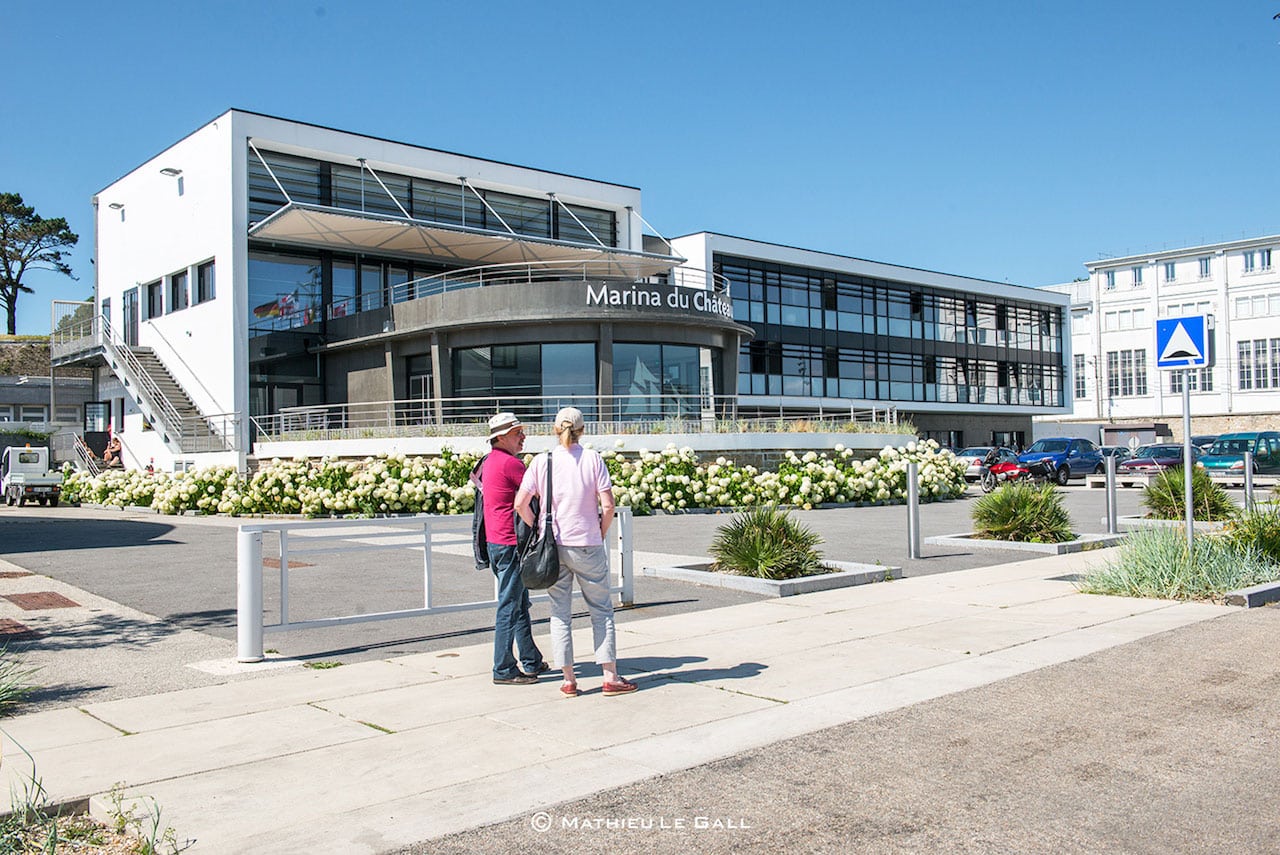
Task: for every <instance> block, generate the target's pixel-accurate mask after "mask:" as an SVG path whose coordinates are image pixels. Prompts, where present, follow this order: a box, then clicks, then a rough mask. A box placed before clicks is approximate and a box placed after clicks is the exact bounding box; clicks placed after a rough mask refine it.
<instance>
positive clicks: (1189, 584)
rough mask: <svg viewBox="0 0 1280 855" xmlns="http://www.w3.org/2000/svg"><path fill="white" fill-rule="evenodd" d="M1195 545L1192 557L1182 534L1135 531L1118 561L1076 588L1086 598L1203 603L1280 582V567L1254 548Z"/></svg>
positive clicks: (1218, 540) (1216, 539) (1224, 541)
mask: <svg viewBox="0 0 1280 855" xmlns="http://www.w3.org/2000/svg"><path fill="white" fill-rule="evenodd" d="M1192 542H1193V544H1194V546H1193V549H1194V554H1192V553H1191V552H1188V550H1187V539H1186V535H1185V533H1184V532H1183V531H1182V530H1181V529H1173V528H1149V529H1143V530H1140V531H1135V532H1133V533H1132V534H1130V535H1129V537H1128V539H1127V540H1126V541H1125V542H1124V544H1123V545H1122V546H1121V547H1120V551H1119V554H1118V556H1117V557H1116V558H1115V559H1113V560H1111V561H1109V562H1107V563H1106V564H1104V565H1103V566H1102V567H1101V568H1099V569H1098V570H1096V571H1094V572H1092V573H1090V574H1088V575H1087V576H1085V577H1084V579H1082V580H1081V581H1080V582H1079V583H1078V584H1077V587H1078V588H1079V589H1080V590H1081V591H1082V592H1084V593H1086V594H1116V595H1119V596H1124V597H1155V598H1158V599H1162V600H1201V599H1208V598H1217V597H1221V596H1222V595H1224V594H1226V593H1227V592H1228V591H1234V590H1236V589H1238V588H1247V587H1249V586H1250V585H1258V584H1261V583H1263V582H1271V581H1274V580H1275V579H1277V578H1280V566H1277V565H1275V564H1273V563H1271V562H1270V561H1268V560H1267V559H1266V558H1265V557H1263V555H1262V553H1260V552H1259V551H1258V550H1257V549H1255V548H1253V547H1251V546H1241V545H1239V544H1237V543H1234V542H1232V540H1231V539H1229V538H1226V537H1221V536H1217V535H1211V536H1201V537H1197V538H1195V539H1194V540H1193V541H1192Z"/></svg>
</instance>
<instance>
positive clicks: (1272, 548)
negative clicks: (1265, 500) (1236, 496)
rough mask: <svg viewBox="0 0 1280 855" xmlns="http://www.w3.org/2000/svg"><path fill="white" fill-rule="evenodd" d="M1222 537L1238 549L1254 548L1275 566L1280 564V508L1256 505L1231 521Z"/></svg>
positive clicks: (1269, 505) (1223, 531)
mask: <svg viewBox="0 0 1280 855" xmlns="http://www.w3.org/2000/svg"><path fill="white" fill-rule="evenodd" d="M1222 536H1223V537H1224V538H1226V539H1227V540H1229V541H1231V542H1232V543H1233V544H1235V545H1236V546H1237V547H1240V548H1244V547H1253V548H1254V549H1256V550H1258V552H1260V553H1262V556H1263V557H1264V558H1266V559H1267V560H1269V561H1271V562H1272V563H1274V564H1280V506H1277V505H1272V504H1266V505H1254V506H1253V507H1252V508H1250V509H1249V510H1247V511H1243V512H1242V513H1241V514H1240V515H1239V516H1238V517H1236V518H1235V519H1233V520H1230V521H1229V522H1228V523H1227V525H1226V527H1225V528H1224V529H1223V530H1222Z"/></svg>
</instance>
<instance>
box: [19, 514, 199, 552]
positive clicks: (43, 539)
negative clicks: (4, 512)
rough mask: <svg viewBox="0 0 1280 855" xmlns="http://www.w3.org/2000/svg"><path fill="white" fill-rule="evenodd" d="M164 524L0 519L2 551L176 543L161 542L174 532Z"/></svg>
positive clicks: (169, 542) (36, 518)
mask: <svg viewBox="0 0 1280 855" xmlns="http://www.w3.org/2000/svg"><path fill="white" fill-rule="evenodd" d="M173 528H174V527H173V526H171V525H166V524H164V523H153V522H138V521H136V520H90V519H83V518H78V519H76V521H75V525H67V520H66V519H65V518H63V519H59V518H57V517H10V518H7V519H0V544H3V547H2V549H0V551H2V552H3V554H15V553H22V552H49V551H50V550H52V549H57V550H63V549H103V548H110V547H119V546H145V545H161V544H174V543H177V542H178V541H174V540H161V539H160V538H162V537H164V535H166V534H169V533H170V532H171V531H173Z"/></svg>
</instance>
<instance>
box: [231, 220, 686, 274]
mask: <svg viewBox="0 0 1280 855" xmlns="http://www.w3.org/2000/svg"><path fill="white" fill-rule="evenodd" d="M249 236H250V237H253V238H259V239H262V240H270V241H276V242H279V243H284V244H295V245H298V246H308V247H314V248H317V249H328V250H333V251H334V252H350V253H357V252H361V253H379V254H393V255H400V256H410V257H414V258H423V259H431V260H433V261H444V262H452V263H455V264H458V265H459V266H461V267H477V266H480V265H488V264H524V263H530V262H551V261H554V262H577V261H591V262H595V263H596V266H597V267H598V266H599V262H602V261H603V262H608V264H609V266H610V269H611V270H612V271H615V272H614V275H616V276H618V277H620V278H626V279H643V278H645V277H647V276H654V275H658V274H662V273H667V272H669V271H670V270H671V268H673V267H675V266H676V265H678V264H680V263H681V262H683V261H684V260H685V259H683V258H679V257H677V256H666V255H655V254H652V253H644V252H633V251H630V250H625V249H617V248H605V247H594V246H586V245H582V244H572V243H565V242H561V241H553V240H548V239H545V238H542V239H540V238H535V237H528V236H524V235H516V234H509V233H505V234H504V233H501V232H494V231H488V230H482V229H467V228H463V227H461V226H447V225H442V224H440V223H432V222H428V221H425V220H415V219H406V218H404V217H396V216H390V215H386V214H375V213H367V212H366V213H362V212H359V211H349V210H345V209H341V208H329V207H325V206H322V205H309V204H300V203H297V202H292V203H290V204H287V205H285V206H284V207H283V208H281V209H280V210H278V211H276V212H275V213H274V214H272V215H271V216H270V217H267V219H265V220H263V221H262V222H260V223H256V224H255V225H253V226H252V227H251V228H250V229H249Z"/></svg>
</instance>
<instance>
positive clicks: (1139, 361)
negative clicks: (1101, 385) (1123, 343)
mask: <svg viewBox="0 0 1280 855" xmlns="http://www.w3.org/2000/svg"><path fill="white" fill-rule="evenodd" d="M1146 394H1147V351H1146V350H1145V349H1143V348H1139V349H1136V350H1111V351H1108V352H1107V396H1108V397H1109V398H1131V397H1135V396H1140V395H1146Z"/></svg>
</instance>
